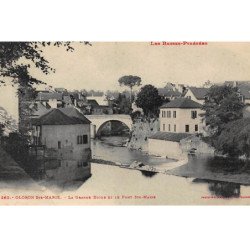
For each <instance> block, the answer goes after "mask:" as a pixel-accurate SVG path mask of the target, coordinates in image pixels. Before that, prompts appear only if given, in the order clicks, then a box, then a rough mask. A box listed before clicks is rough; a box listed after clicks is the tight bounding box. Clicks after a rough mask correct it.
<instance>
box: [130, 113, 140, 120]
mask: <svg viewBox="0 0 250 250" xmlns="http://www.w3.org/2000/svg"><path fill="white" fill-rule="evenodd" d="M130 116H131V119H132V121H135V120H137V119H140V118H141V117H142V113H141V111H139V110H136V111H134V112H132V113H131V114H130Z"/></svg>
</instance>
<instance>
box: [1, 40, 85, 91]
mask: <svg viewBox="0 0 250 250" xmlns="http://www.w3.org/2000/svg"><path fill="white" fill-rule="evenodd" d="M84 43H85V44H89V43H88V42H84ZM46 46H56V47H65V49H66V50H67V51H73V50H74V49H73V47H72V46H71V42H1V43H0V75H1V77H2V79H1V80H0V86H1V84H5V83H6V82H5V79H6V77H7V78H10V79H11V81H12V84H13V85H14V84H18V85H19V86H20V87H25V88H26V87H32V86H33V85H34V84H45V83H44V82H42V81H41V80H39V79H36V78H34V77H32V76H31V75H30V73H29V69H30V68H31V66H32V65H34V66H35V67H36V68H38V69H40V70H41V71H42V72H43V73H44V74H49V73H51V72H55V69H53V68H51V67H50V66H49V62H48V61H47V60H46V59H45V58H44V57H43V48H44V47H46ZM23 59H24V60H23ZM22 61H24V62H23V63H22Z"/></svg>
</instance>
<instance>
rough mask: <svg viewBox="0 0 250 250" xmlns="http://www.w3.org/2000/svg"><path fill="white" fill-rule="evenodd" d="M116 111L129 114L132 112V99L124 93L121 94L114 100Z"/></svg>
mask: <svg viewBox="0 0 250 250" xmlns="http://www.w3.org/2000/svg"><path fill="white" fill-rule="evenodd" d="M113 106H114V111H115V113H119V114H129V113H130V110H131V108H130V100H129V99H128V98H127V97H126V95H124V94H119V95H118V98H116V99H115V101H114V105H113Z"/></svg>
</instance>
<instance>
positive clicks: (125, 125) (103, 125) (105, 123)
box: [96, 120, 131, 137]
mask: <svg viewBox="0 0 250 250" xmlns="http://www.w3.org/2000/svg"><path fill="white" fill-rule="evenodd" d="M109 122H118V123H120V124H121V125H122V126H123V129H122V130H121V132H124V131H125V129H126V128H127V130H128V131H130V130H131V128H130V127H129V126H128V125H127V124H126V123H124V122H122V121H119V120H109V121H105V122H104V123H103V124H102V125H100V126H99V128H98V129H97V130H96V136H97V137H98V136H100V134H101V131H102V129H103V128H104V127H105V125H107V124H108V123H109ZM110 126H111V127H110V129H112V123H110ZM117 132H118V131H117Z"/></svg>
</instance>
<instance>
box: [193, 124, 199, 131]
mask: <svg viewBox="0 0 250 250" xmlns="http://www.w3.org/2000/svg"><path fill="white" fill-rule="evenodd" d="M194 131H195V132H197V131H198V124H195V126H194Z"/></svg>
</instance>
